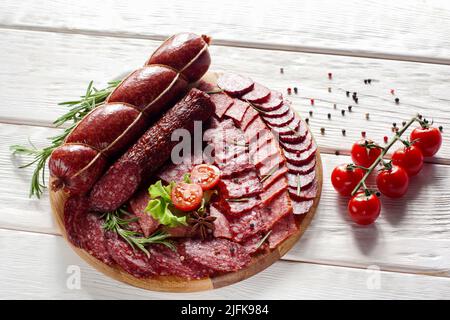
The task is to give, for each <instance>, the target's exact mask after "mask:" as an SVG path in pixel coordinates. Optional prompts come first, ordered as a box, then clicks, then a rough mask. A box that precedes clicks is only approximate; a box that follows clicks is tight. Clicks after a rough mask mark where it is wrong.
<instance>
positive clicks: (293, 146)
mask: <svg viewBox="0 0 450 320" xmlns="http://www.w3.org/2000/svg"><path fill="white" fill-rule="evenodd" d="M311 143H312V137H311V134H309V132H308V133H307V134H306V137H305V139H304V140H303V141H302V142H297V143H288V142H281V145H282V146H283V149H285V150H287V151H290V152H295V153H301V152H304V151H305V150H307V149H308V148H310V147H311Z"/></svg>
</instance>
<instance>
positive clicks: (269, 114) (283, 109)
mask: <svg viewBox="0 0 450 320" xmlns="http://www.w3.org/2000/svg"><path fill="white" fill-rule="evenodd" d="M290 107H291V103H290V102H288V101H284V102H283V104H282V105H281V106H280V107H279V108H277V109H275V110H272V111H265V112H263V114H262V116H263V117H264V118H278V117H282V116H284V115H286V114H287V113H288V112H289V111H290V110H291V108H290Z"/></svg>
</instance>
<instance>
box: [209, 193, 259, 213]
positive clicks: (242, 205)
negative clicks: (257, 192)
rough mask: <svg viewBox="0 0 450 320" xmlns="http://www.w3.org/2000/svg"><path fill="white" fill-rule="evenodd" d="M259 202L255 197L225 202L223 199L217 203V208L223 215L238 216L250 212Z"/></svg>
mask: <svg viewBox="0 0 450 320" xmlns="http://www.w3.org/2000/svg"><path fill="white" fill-rule="evenodd" d="M260 202H261V201H260V200H259V199H258V198H257V197H246V198H240V199H236V200H229V201H227V200H225V198H221V199H220V200H219V201H218V202H217V206H218V208H220V210H221V211H222V212H223V213H225V214H228V215H231V216H239V215H242V214H244V213H246V212H248V211H250V210H252V209H253V208H255V207H256V206H257V205H259V203H260Z"/></svg>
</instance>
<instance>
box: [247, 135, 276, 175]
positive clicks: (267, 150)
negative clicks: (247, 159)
mask: <svg viewBox="0 0 450 320" xmlns="http://www.w3.org/2000/svg"><path fill="white" fill-rule="evenodd" d="M280 153H281V150H280V147H279V146H278V143H277V142H276V141H275V140H271V141H269V142H267V143H266V144H265V145H263V146H261V148H259V150H257V151H256V152H255V153H254V154H253V156H252V161H253V163H254V164H255V166H256V167H257V168H258V167H260V166H262V165H264V163H266V162H267V161H269V160H270V158H271V157H274V156H276V155H279V154H280Z"/></svg>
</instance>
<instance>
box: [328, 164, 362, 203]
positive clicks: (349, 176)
mask: <svg viewBox="0 0 450 320" xmlns="http://www.w3.org/2000/svg"><path fill="white" fill-rule="evenodd" d="M363 176H364V170H363V169H361V168H354V167H352V166H351V165H347V164H341V165H339V166H337V167H336V168H334V170H333V172H332V173H331V184H332V185H333V187H334V189H335V190H336V191H337V192H339V194H341V195H343V196H349V195H350V194H351V193H352V191H353V189H355V187H356V185H357V184H358V182H359V181H360V180H361V179H362V177H363Z"/></svg>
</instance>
